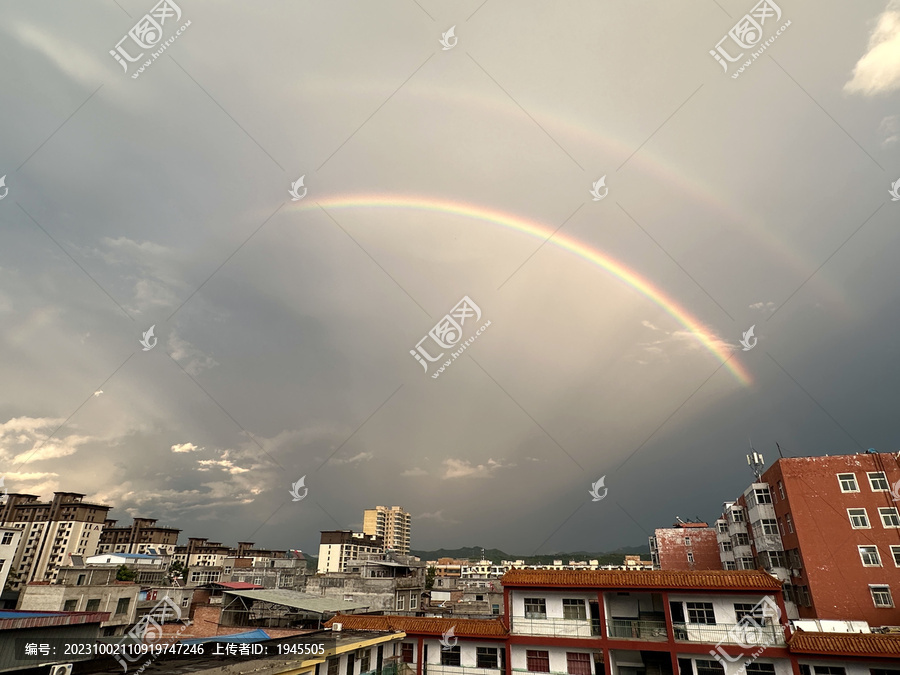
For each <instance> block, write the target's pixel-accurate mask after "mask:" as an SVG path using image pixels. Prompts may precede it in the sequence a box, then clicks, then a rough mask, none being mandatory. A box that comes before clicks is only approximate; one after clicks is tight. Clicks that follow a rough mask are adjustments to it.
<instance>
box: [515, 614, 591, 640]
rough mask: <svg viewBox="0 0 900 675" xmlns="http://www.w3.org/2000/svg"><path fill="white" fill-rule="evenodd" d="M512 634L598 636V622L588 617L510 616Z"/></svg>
mask: <svg viewBox="0 0 900 675" xmlns="http://www.w3.org/2000/svg"><path fill="white" fill-rule="evenodd" d="M512 633H513V634H514V635H549V636H552V637H600V622H599V621H595V620H589V619H562V618H555V617H554V618H547V619H530V618H526V617H524V616H514V617H512Z"/></svg>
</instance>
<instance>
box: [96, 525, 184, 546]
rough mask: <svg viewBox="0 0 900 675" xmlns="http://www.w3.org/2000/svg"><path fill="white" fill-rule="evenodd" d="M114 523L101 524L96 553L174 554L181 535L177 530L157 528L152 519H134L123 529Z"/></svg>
mask: <svg viewBox="0 0 900 675" xmlns="http://www.w3.org/2000/svg"><path fill="white" fill-rule="evenodd" d="M116 522H118V521H115V520H106V521H105V522H104V523H103V529H102V530H101V532H100V546H99V550H98V553H149V554H154V555H155V554H162V555H172V554H173V553H175V547H176V546H177V545H178V535H179V534H180V533H181V530H179V529H178V528H175V527H159V526H157V525H156V522H157V521H156V519H154V518H135V519H134V520H133V521H132V523H131V525H128V526H123V527H117V526H116Z"/></svg>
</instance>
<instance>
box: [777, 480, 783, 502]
mask: <svg viewBox="0 0 900 675" xmlns="http://www.w3.org/2000/svg"><path fill="white" fill-rule="evenodd" d="M778 496H779V497H781V498H782V499H784V483H782V482H781V481H778Z"/></svg>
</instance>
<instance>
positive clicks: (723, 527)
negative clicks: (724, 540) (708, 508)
mask: <svg viewBox="0 0 900 675" xmlns="http://www.w3.org/2000/svg"><path fill="white" fill-rule="evenodd" d="M716 530H717V531H718V532H719V533H720V534H725V533H726V532H728V524H727V523H722V522H719V523H716Z"/></svg>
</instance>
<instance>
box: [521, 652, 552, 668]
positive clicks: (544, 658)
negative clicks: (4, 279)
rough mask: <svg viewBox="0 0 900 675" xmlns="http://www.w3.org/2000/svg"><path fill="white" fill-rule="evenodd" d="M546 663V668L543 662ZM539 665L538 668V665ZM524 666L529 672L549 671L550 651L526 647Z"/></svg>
mask: <svg viewBox="0 0 900 675" xmlns="http://www.w3.org/2000/svg"><path fill="white" fill-rule="evenodd" d="M545 663H546V668H544V664H545ZM538 666H540V668H539V667H538ZM525 667H526V668H527V669H528V672H529V673H549V672H550V652H549V651H548V650H546V649H526V650H525Z"/></svg>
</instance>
